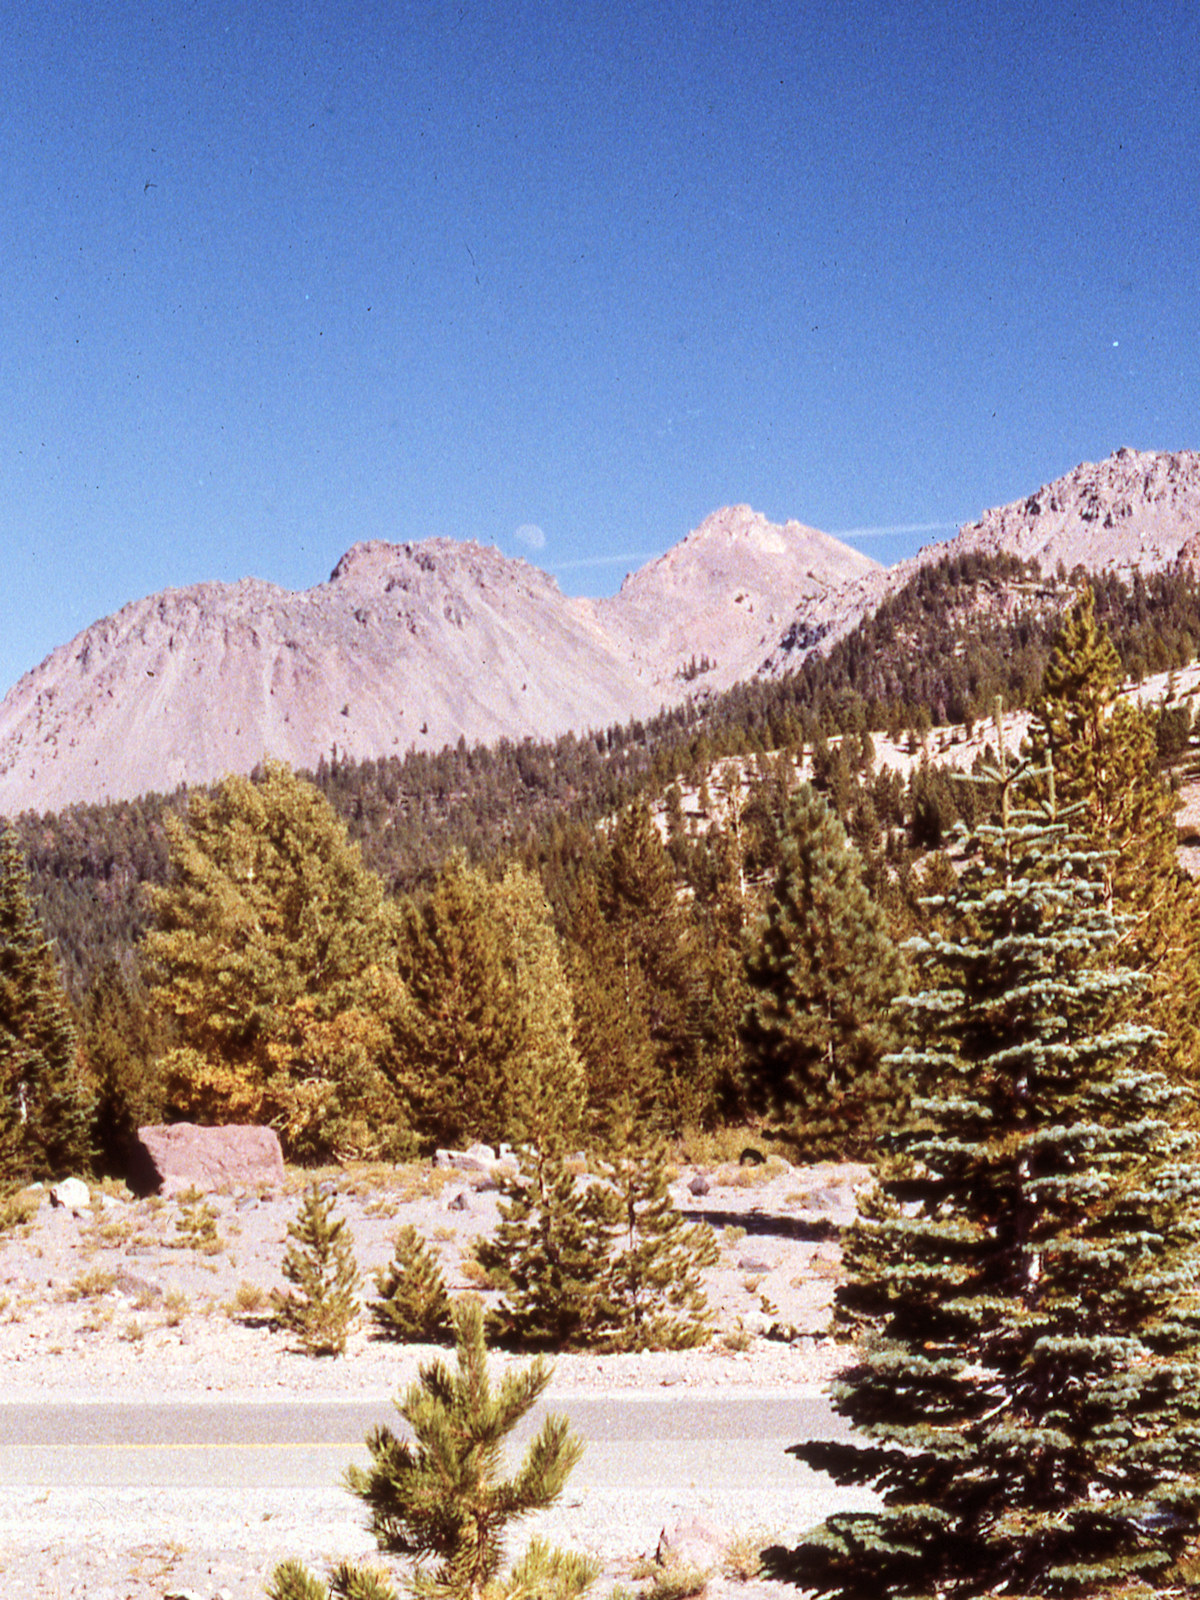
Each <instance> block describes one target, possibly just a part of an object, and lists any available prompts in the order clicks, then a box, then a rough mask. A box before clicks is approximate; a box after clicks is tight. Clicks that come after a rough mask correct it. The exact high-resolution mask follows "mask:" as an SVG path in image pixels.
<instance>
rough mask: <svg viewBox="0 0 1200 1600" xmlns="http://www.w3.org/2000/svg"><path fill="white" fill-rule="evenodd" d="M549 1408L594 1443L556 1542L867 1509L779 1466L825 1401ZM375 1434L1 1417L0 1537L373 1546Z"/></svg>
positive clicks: (375, 1417) (280, 1418)
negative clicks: (368, 1511)
mask: <svg viewBox="0 0 1200 1600" xmlns="http://www.w3.org/2000/svg"><path fill="white" fill-rule="evenodd" d="M542 1409H550V1410H555V1411H561V1412H566V1414H567V1415H568V1417H569V1418H570V1420H571V1423H572V1426H573V1427H574V1429H575V1431H576V1432H577V1433H578V1434H579V1435H580V1436H581V1437H582V1438H583V1439H584V1441H585V1443H586V1450H585V1453H584V1457H583V1460H582V1462H581V1463H580V1465H579V1466H578V1467H577V1468H576V1470H575V1472H574V1473H573V1474H572V1477H571V1480H570V1483H569V1485H568V1489H567V1492H566V1494H565V1495H564V1496H563V1500H562V1502H561V1504H560V1506H559V1507H558V1508H556V1509H555V1511H554V1512H551V1513H547V1514H546V1522H545V1524H544V1531H545V1532H546V1533H547V1535H548V1536H550V1537H553V1538H562V1537H566V1538H570V1539H574V1540H583V1541H585V1542H588V1541H590V1542H591V1543H593V1545H599V1546H604V1545H606V1544H607V1545H611V1547H612V1548H614V1549H616V1548H628V1546H629V1542H630V1541H631V1540H632V1541H633V1542H634V1545H635V1546H637V1547H645V1545H646V1544H647V1543H649V1545H650V1546H651V1548H652V1547H653V1542H654V1540H655V1539H656V1537H657V1531H658V1529H659V1528H660V1527H662V1526H664V1525H666V1524H668V1523H669V1522H670V1521H672V1520H681V1519H684V1520H686V1519H688V1518H690V1517H691V1516H697V1515H698V1516H703V1517H707V1518H710V1519H714V1520H717V1521H718V1522H719V1523H720V1524H721V1525H723V1526H727V1527H728V1526H743V1527H749V1526H757V1527H768V1526H769V1527H776V1526H782V1523H783V1522H784V1521H786V1524H787V1525H788V1526H789V1527H791V1526H796V1527H803V1526H807V1525H809V1524H811V1523H813V1522H816V1521H818V1520H820V1518H821V1517H823V1516H824V1515H826V1514H827V1513H828V1512H829V1511H830V1510H832V1509H834V1507H835V1506H842V1505H849V1504H865V1503H868V1502H867V1501H865V1500H864V1498H863V1497H862V1496H861V1495H859V1496H857V1497H855V1496H852V1495H848V1494H847V1493H846V1492H845V1491H839V1490H837V1489H836V1488H834V1486H832V1485H831V1484H829V1482H828V1480H826V1479H824V1478H822V1477H820V1476H818V1475H814V1474H812V1473H809V1472H807V1470H806V1469H805V1468H803V1467H801V1466H800V1465H799V1464H798V1463H797V1462H796V1461H795V1460H794V1458H792V1457H791V1456H788V1455H787V1454H786V1453H785V1451H786V1447H787V1446H788V1445H789V1444H793V1443H795V1442H796V1441H797V1440H798V1439H801V1438H815V1437H830V1436H836V1435H838V1434H841V1433H843V1432H844V1425H843V1424H842V1423H841V1421H840V1419H838V1418H836V1417H835V1416H834V1415H833V1413H832V1412H831V1411H830V1409H829V1406H828V1403H827V1402H826V1401H825V1400H824V1399H822V1398H805V1397H795V1398H793V1397H790V1396H785V1397H780V1396H771V1397H764V1396H738V1395H725V1396H717V1397H714V1396H711V1395H710V1396H697V1397H689V1396H686V1395H679V1396H662V1397H659V1396H654V1397H644V1396H634V1395H625V1394H620V1393H618V1394H613V1395H609V1396H605V1397H602V1398H601V1397H596V1398H590V1397H589V1398H584V1397H568V1398H565V1399H562V1400H559V1401H554V1400H553V1399H552V1400H551V1404H550V1405H549V1406H548V1407H546V1408H542ZM540 1415H541V1409H539V1411H538V1412H535V1413H534V1415H533V1417H532V1418H531V1419H530V1420H529V1421H528V1422H527V1424H526V1425H525V1428H524V1429H523V1431H522V1434H518V1435H517V1436H516V1439H515V1440H514V1443H518V1444H519V1440H520V1439H521V1437H523V1436H528V1435H529V1434H531V1433H532V1431H533V1430H534V1428H535V1427H536V1426H537V1421H538V1418H539V1416H540ZM381 1422H382V1423H386V1424H388V1425H389V1426H391V1425H394V1426H396V1427H397V1429H399V1428H400V1426H401V1424H400V1423H399V1420H398V1418H397V1417H396V1413H395V1411H394V1409H393V1408H392V1406H391V1405H390V1404H388V1403H386V1402H379V1403H364V1402H346V1401H337V1402H330V1401H312V1402H304V1401H300V1402H294V1401H281V1402H278V1403H267V1404H242V1403H239V1402H228V1401H221V1400H212V1401H206V1402H203V1403H193V1404H169V1405H145V1404H134V1403H125V1404H122V1403H112V1402H107V1401H105V1402H97V1403H95V1404H81V1405H77V1404H57V1403H54V1402H47V1403H45V1404H33V1405H29V1404H7V1405H5V1404H0V1539H9V1540H14V1541H17V1542H25V1541H28V1540H29V1539H30V1538H31V1537H37V1538H42V1539H45V1540H51V1539H54V1538H62V1537H64V1536H69V1532H70V1530H71V1529H72V1528H75V1529H78V1528H79V1527H80V1526H81V1525H86V1527H87V1529H88V1531H89V1533H92V1534H95V1533H96V1532H97V1531H99V1532H100V1533H102V1534H103V1535H104V1536H105V1537H109V1538H112V1539H122V1538H130V1537H132V1536H133V1533H134V1531H135V1530H136V1532H137V1533H138V1535H139V1536H142V1537H158V1538H167V1537H170V1538H178V1539H182V1540H184V1541H185V1542H187V1541H188V1540H194V1539H196V1538H199V1537H201V1536H203V1537H205V1538H208V1539H212V1538H218V1539H219V1538H220V1537H221V1536H222V1534H221V1529H222V1527H223V1526H227V1527H228V1528H229V1529H231V1530H232V1529H234V1528H236V1530H237V1534H238V1538H239V1539H240V1540H242V1541H243V1542H244V1541H245V1539H246V1538H247V1537H251V1536H253V1535H254V1534H255V1531H256V1530H257V1533H258V1535H259V1536H261V1537H263V1538H265V1539H268V1540H273V1539H275V1538H277V1537H278V1536H279V1535H281V1534H284V1533H285V1530H286V1529H288V1528H292V1527H295V1528H304V1529H307V1530H308V1531H309V1533H310V1534H311V1533H315V1532H317V1531H320V1533H321V1535H322V1538H323V1541H324V1542H328V1543H330V1545H331V1546H332V1545H335V1544H340V1545H341V1546H343V1547H348V1548H352V1547H353V1546H354V1545H355V1544H356V1543H357V1544H358V1545H359V1546H363V1545H364V1541H365V1534H364V1531H363V1528H362V1514H361V1508H360V1507H359V1506H358V1503H357V1501H355V1500H354V1498H353V1497H352V1496H350V1495H348V1494H347V1493H346V1492H345V1490H344V1489H343V1488H342V1487H341V1476H342V1473H343V1471H344V1469H345V1467H346V1465H347V1464H348V1463H349V1462H350V1461H360V1462H363V1463H365V1462H366V1461H367V1460H368V1456H367V1453H366V1450H365V1448H364V1445H363V1440H364V1438H365V1436H366V1434H367V1432H368V1431H369V1429H370V1428H371V1427H372V1426H373V1425H375V1424H376V1423H381ZM511 1454H512V1452H510V1456H511Z"/></svg>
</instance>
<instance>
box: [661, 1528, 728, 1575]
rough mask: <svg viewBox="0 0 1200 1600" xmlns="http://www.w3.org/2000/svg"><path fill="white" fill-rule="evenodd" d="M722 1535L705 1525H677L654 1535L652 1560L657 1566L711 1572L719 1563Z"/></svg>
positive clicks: (722, 1546)
mask: <svg viewBox="0 0 1200 1600" xmlns="http://www.w3.org/2000/svg"><path fill="white" fill-rule="evenodd" d="M724 1546H725V1539H724V1536H723V1535H722V1534H721V1533H720V1532H719V1531H718V1530H717V1529H716V1528H713V1527H711V1526H710V1525H709V1524H708V1523H707V1522H700V1521H693V1522H678V1523H675V1524H674V1525H673V1526H672V1527H670V1528H664V1529H663V1531H662V1532H661V1533H660V1534H659V1536H658V1548H657V1549H656V1550H655V1552H654V1559H655V1561H657V1562H658V1564H659V1566H660V1567H696V1568H697V1569H698V1570H699V1571H701V1572H711V1571H713V1570H714V1568H716V1567H717V1566H718V1565H719V1564H720V1560H721V1552H722V1550H723V1549H724Z"/></svg>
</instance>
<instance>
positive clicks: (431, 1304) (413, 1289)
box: [371, 1223, 452, 1344]
mask: <svg viewBox="0 0 1200 1600" xmlns="http://www.w3.org/2000/svg"><path fill="white" fill-rule="evenodd" d="M375 1288H376V1290H377V1292H378V1298H377V1299H375V1300H372V1302H371V1315H372V1317H373V1318H374V1319H375V1322H376V1323H377V1324H378V1326H379V1329H380V1332H381V1333H382V1334H383V1336H384V1337H385V1338H387V1339H397V1340H400V1341H401V1342H403V1343H407V1344H414V1343H428V1344H441V1343H442V1342H443V1341H444V1340H446V1339H447V1337H448V1336H449V1334H450V1331H451V1325H452V1310H451V1305H450V1296H449V1295H448V1294H447V1293H446V1282H445V1279H444V1278H443V1277H442V1269H441V1266H440V1265H439V1263H438V1260H437V1257H436V1256H435V1255H434V1254H433V1252H432V1250H430V1248H429V1246H428V1245H427V1244H426V1243H425V1241H424V1239H422V1238H421V1235H420V1234H419V1233H418V1232H417V1230H416V1229H415V1228H414V1227H413V1226H412V1224H411V1223H406V1224H405V1226H404V1227H402V1228H400V1229H398V1230H397V1233H396V1240H395V1246H394V1248H393V1252H392V1259H391V1261H390V1262H389V1263H388V1264H387V1266H386V1267H381V1268H380V1269H379V1271H378V1272H377V1273H376V1274H375Z"/></svg>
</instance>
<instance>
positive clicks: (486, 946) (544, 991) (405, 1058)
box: [389, 855, 584, 1144]
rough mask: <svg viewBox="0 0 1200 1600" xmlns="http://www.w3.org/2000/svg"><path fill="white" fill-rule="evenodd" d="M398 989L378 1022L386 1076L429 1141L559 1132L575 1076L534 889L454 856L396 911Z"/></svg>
mask: <svg viewBox="0 0 1200 1600" xmlns="http://www.w3.org/2000/svg"><path fill="white" fill-rule="evenodd" d="M397 960H398V966H399V972H400V976H401V978H402V980H403V984H404V993H403V997H402V999H401V1001H400V1003H399V1004H398V1005H397V1006H396V1007H395V1008H394V1010H393V1011H392V1013H391V1014H390V1017H389V1025H390V1028H391V1064H390V1066H389V1072H390V1074H391V1076H392V1079H393V1082H394V1083H395V1084H396V1085H397V1087H398V1088H399V1089H400V1090H401V1091H402V1092H403V1093H404V1094H405V1096H406V1098H407V1101H408V1103H409V1105H410V1107H411V1115H412V1119H413V1122H414V1124H415V1125H416V1126H418V1127H419V1128H420V1130H421V1132H422V1134H423V1135H424V1136H425V1138H427V1139H428V1140H430V1141H432V1142H434V1143H437V1144H456V1143H461V1142H464V1141H467V1140H470V1139H487V1140H491V1141H493V1142H495V1141H501V1140H503V1141H508V1142H513V1141H516V1140H520V1139H525V1138H531V1137H537V1138H541V1137H545V1136H547V1135H548V1134H550V1133H551V1132H552V1131H555V1132H561V1133H562V1134H563V1135H564V1136H566V1135H567V1134H568V1133H569V1132H570V1131H571V1130H573V1129H575V1128H576V1127H577V1126H578V1123H579V1120H580V1118H581V1116H582V1111H583V1097H584V1074H583V1066H582V1063H581V1062H580V1059H579V1055H578V1052H577V1051H576V1049H575V1043H574V1038H573V1034H574V1014H573V1010H572V1005H571V995H570V990H569V987H568V985H567V981H566V976H565V973H564V970H563V965H562V961H561V958H560V953H559V947H558V940H557V937H556V935H555V932H554V928H553V924H552V922H551V918H550V908H549V906H548V905H547V903H546V899H545V896H544V894H543V893H542V891H541V887H540V885H539V884H538V883H537V881H536V879H534V878H533V877H532V876H531V875H530V874H529V873H527V872H526V871H525V870H524V869H523V868H521V867H519V866H516V865H512V866H510V867H509V868H508V870H507V871H506V873H505V875H504V877H503V879H502V880H501V882H500V883H498V884H494V883H492V882H490V881H489V879H488V877H487V875H486V873H484V872H483V871H482V870H481V869H479V868H475V867H469V866H468V865H467V863H466V860H465V858H464V857H463V856H461V855H454V856H452V857H451V858H450V860H449V861H448V862H447V863H446V865H445V866H444V867H443V868H442V871H441V872H440V873H439V875H438V878H437V882H436V883H435V885H434V888H433V892H432V894H430V895H429V896H428V898H427V899H425V900H424V901H422V902H420V903H418V902H416V901H410V902H408V903H407V904H406V905H405V907H404V908H403V911H402V915H401V928H400V937H399V945H398V957H397Z"/></svg>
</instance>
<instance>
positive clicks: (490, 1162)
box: [433, 1144, 497, 1172]
mask: <svg viewBox="0 0 1200 1600" xmlns="http://www.w3.org/2000/svg"><path fill="white" fill-rule="evenodd" d="M496 1159H497V1158H496V1152H495V1151H494V1150H493V1149H492V1147H491V1145H490V1144H473V1145H470V1146H468V1148H467V1149H466V1150H439V1151H438V1152H437V1153H436V1154H435V1156H434V1158H433V1164H434V1166H435V1167H449V1168H451V1169H452V1170H453V1171H455V1172H490V1171H491V1170H492V1168H493V1167H494V1166H495V1165H496Z"/></svg>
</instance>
